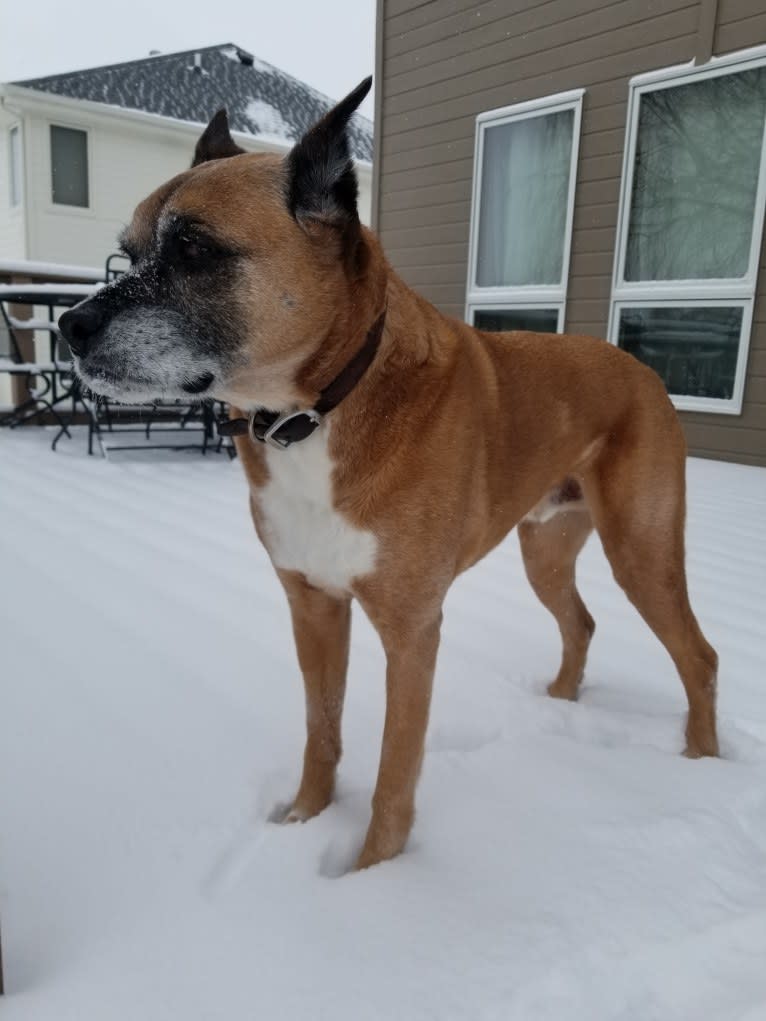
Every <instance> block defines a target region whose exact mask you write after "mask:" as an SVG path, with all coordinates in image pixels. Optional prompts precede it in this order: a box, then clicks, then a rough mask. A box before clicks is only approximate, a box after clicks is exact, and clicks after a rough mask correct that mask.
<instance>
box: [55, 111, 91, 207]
mask: <svg viewBox="0 0 766 1021" xmlns="http://www.w3.org/2000/svg"><path fill="white" fill-rule="evenodd" d="M51 180H52V194H53V201H54V203H56V205H62V206H83V207H87V205H88V134H87V132H85V131H79V130H77V129H76V128H61V127H58V126H57V125H55V124H52V125H51Z"/></svg>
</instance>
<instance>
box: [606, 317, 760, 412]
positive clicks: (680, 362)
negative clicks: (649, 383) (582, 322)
mask: <svg viewBox="0 0 766 1021" xmlns="http://www.w3.org/2000/svg"><path fill="white" fill-rule="evenodd" d="M741 331H742V308H741V307H739V308H700V307H699V306H696V307H690V308H668V307H664V308H623V309H621V311H620V330H619V337H618V343H619V346H620V347H621V348H623V350H625V351H629V352H630V353H631V354H632V355H635V356H636V358H638V359H640V361H642V362H644V363H645V364H646V365H649V366H651V368H653V369H654V370H655V371H656V372H657V373H658V374H659V376H660V378H661V379H662V381H663V382H664V384H665V386H666V387H667V389H668V393H671V394H676V395H678V396H684V397H716V398H719V399H722V400H730V399H731V397H732V395H733V393H734V375H735V372H736V369H737V352H738V350H739V338H740V334H741Z"/></svg>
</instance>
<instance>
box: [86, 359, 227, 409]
mask: <svg viewBox="0 0 766 1021" xmlns="http://www.w3.org/2000/svg"><path fill="white" fill-rule="evenodd" d="M75 369H76V371H77V375H78V376H79V378H80V381H81V382H82V384H83V386H84V387H85V388H86V389H87V390H88V391H90V393H91V394H92V395H93V396H94V397H106V398H108V399H109V400H113V401H118V402H120V401H122V402H123V403H125V402H136V401H142V402H143V401H153V400H162V399H163V398H167V399H177V398H179V397H184V396H185V395H186V396H189V397H194V398H200V399H201V398H203V397H204V396H205V395H206V394H207V393H208V391H209V390H210V388H211V386H212V385H213V383H214V382H215V375H214V373H212V372H209V371H206V372H202V373H200V374H199V375H197V376H188V375H187V376H186V377H185V378H182V379H181V380H178V381H177V382H175V381H170V380H159V379H151V378H149V377H147V376H143V375H138V374H135V373H124V374H118V373H116V372H113V371H110V370H109V369H107V368H104V367H103V366H98V367H97V368H95V367H94V368H91V367H87V368H86V367H85V366H83V365H82V363H81V360H80V359H76V360H75Z"/></svg>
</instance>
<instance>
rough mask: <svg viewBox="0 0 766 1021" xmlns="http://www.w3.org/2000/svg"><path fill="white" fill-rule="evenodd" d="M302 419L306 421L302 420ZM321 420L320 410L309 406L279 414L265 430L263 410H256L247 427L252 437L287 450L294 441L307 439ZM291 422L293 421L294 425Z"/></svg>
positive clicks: (251, 415) (276, 448)
mask: <svg viewBox="0 0 766 1021" xmlns="http://www.w3.org/2000/svg"><path fill="white" fill-rule="evenodd" d="M300 419H304V421H303V422H301V421H299V420H300ZM321 422H322V416H321V415H320V414H319V412H318V411H314V409H313V408H309V409H308V410H306V411H289V412H287V413H286V414H284V415H279V416H278V417H277V418H275V419H274V421H273V422H272V423H271V424H270V425H269V426H268V428H267V429H265V430H264V428H263V425H264V423H263V412H259V411H254V412H252V413H251V414H250V417H249V419H248V423H247V429H248V432H249V433H250V438H251V439H253V440H258V441H259V442H260V443H267V444H268V445H269V446H270V447H274V449H275V450H286V449H287V448H288V447H289V446H290V445H291V444H292V443H296V442H298V441H299V440H305V439H306V438H307V437H308V436H310V435H311V433H313V432H314V430H315V429H316V428H317V426H319V425H321ZM290 423H293V424H292V426H291V425H290Z"/></svg>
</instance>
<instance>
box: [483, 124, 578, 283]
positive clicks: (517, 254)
mask: <svg viewBox="0 0 766 1021" xmlns="http://www.w3.org/2000/svg"><path fill="white" fill-rule="evenodd" d="M573 131H574V111H573V110H562V111H559V112H558V113H549V114H544V115H542V116H540V117H529V118H526V119H524V120H518V121H512V122H511V123H510V124H500V125H498V126H497V127H493V128H486V129H485V131H484V156H483V161H482V171H481V206H480V208H481V215H480V218H479V241H478V253H477V254H478V257H477V263H476V283H477V285H478V286H479V287H518V286H524V285H526V284H559V283H561V278H562V271H563V263H564V232H565V230H566V216H567V198H568V194H569V175H570V163H571V156H572V134H573Z"/></svg>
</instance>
